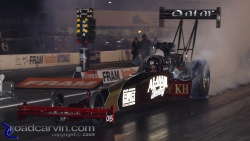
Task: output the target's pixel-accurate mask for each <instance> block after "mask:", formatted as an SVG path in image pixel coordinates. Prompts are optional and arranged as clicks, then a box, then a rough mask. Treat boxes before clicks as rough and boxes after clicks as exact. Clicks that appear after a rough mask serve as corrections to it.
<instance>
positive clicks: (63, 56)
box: [0, 53, 79, 70]
mask: <svg viewBox="0 0 250 141" xmlns="http://www.w3.org/2000/svg"><path fill="white" fill-rule="evenodd" d="M78 63H79V53H56V54H20V55H0V70H12V69H26V68H37V67H49V66H60V65H72V64H78Z"/></svg>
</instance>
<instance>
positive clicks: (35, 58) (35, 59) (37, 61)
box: [30, 55, 43, 65]
mask: <svg viewBox="0 0 250 141" xmlns="http://www.w3.org/2000/svg"><path fill="white" fill-rule="evenodd" d="M33 64H43V56H42V55H37V56H30V65H33Z"/></svg>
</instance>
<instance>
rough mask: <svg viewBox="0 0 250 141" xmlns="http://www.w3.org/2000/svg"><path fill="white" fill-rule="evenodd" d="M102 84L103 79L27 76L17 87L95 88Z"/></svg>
mask: <svg viewBox="0 0 250 141" xmlns="http://www.w3.org/2000/svg"><path fill="white" fill-rule="evenodd" d="M101 84H102V79H100V78H91V79H82V78H27V79H25V80H24V81H23V82H21V83H20V84H18V85H17V86H16V87H17V88H33V89H36V88H43V89H46V88H62V89H94V88H97V87H99V86H100V85H101Z"/></svg>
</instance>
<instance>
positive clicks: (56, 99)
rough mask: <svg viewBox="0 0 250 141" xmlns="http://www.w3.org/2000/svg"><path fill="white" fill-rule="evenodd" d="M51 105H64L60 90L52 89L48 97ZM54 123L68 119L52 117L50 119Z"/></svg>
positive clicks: (61, 122)
mask: <svg viewBox="0 0 250 141" xmlns="http://www.w3.org/2000/svg"><path fill="white" fill-rule="evenodd" d="M50 101H51V107H64V96H63V94H62V93H61V92H60V91H54V92H53V93H52V95H51V98H50ZM51 120H52V121H53V122H55V123H56V124H63V123H66V122H67V121H68V118H67V117H52V119H51Z"/></svg>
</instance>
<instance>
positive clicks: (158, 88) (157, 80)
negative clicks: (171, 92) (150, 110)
mask: <svg viewBox="0 0 250 141" xmlns="http://www.w3.org/2000/svg"><path fill="white" fill-rule="evenodd" d="M166 88H168V78H167V77H166V76H163V75H159V76H156V77H153V78H152V79H150V81H149V87H148V93H149V92H150V91H151V99H154V98H155V97H157V96H163V95H164V93H165V89H166Z"/></svg>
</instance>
